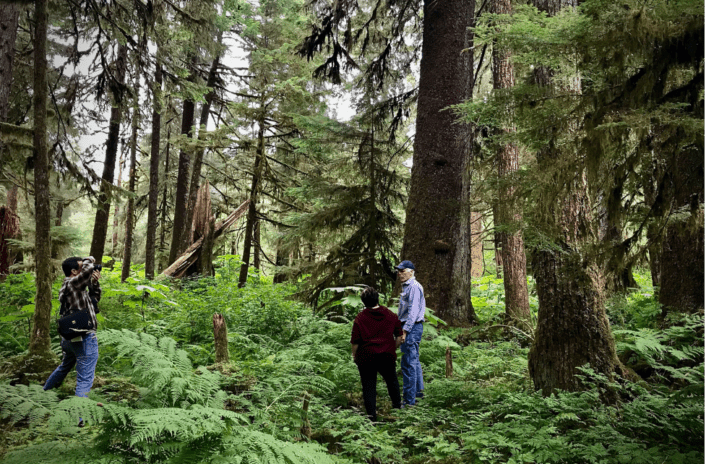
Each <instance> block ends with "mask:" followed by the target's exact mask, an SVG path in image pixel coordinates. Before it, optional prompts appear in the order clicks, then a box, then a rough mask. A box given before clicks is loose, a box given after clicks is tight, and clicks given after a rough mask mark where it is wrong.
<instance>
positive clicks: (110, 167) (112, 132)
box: [91, 44, 127, 263]
mask: <svg viewBox="0 0 706 464" xmlns="http://www.w3.org/2000/svg"><path fill="white" fill-rule="evenodd" d="M126 65H127V46H125V45H122V44H120V45H118V56H117V60H116V66H115V79H116V80H117V81H118V83H119V84H121V85H124V84H125V69H126ZM113 99H114V101H113V108H112V109H111V110H110V126H109V128H108V141H107V142H106V148H105V164H104V165H103V176H102V177H101V188H100V194H99V195H98V209H97V210H96V220H95V222H94V224H93V240H92V242H91V256H93V257H94V258H95V259H96V262H97V263H101V262H102V261H103V252H104V251H105V239H106V236H107V234H108V217H109V213H110V202H111V196H112V195H111V192H110V190H111V189H112V187H113V180H114V178H115V157H116V155H117V153H118V138H119V136H120V123H121V121H122V116H123V108H122V107H123V105H122V104H121V101H122V95H120V94H119V93H118V92H115V93H114V94H113Z"/></svg>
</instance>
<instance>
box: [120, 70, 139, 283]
mask: <svg viewBox="0 0 706 464" xmlns="http://www.w3.org/2000/svg"><path fill="white" fill-rule="evenodd" d="M139 100H140V79H139V78H137V79H136V80H135V104H134V106H133V109H132V134H131V136H130V179H129V180H128V190H129V191H130V193H131V194H133V195H131V196H130V198H128V200H127V211H125V248H124V250H123V267H122V271H121V274H120V281H121V282H125V279H127V278H128V277H129V276H130V266H131V265H132V242H133V232H134V228H135V198H134V194H135V180H136V179H135V178H136V170H137V130H138V128H139V124H140V107H139V104H138V102H139Z"/></svg>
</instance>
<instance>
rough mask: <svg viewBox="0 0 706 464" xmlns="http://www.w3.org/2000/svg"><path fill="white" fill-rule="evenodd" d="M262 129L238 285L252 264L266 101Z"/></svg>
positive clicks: (262, 113)
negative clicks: (251, 255) (251, 252)
mask: <svg viewBox="0 0 706 464" xmlns="http://www.w3.org/2000/svg"><path fill="white" fill-rule="evenodd" d="M260 111H261V114H260V120H259V124H260V129H259V131H258V136H257V138H258V144H257V152H256V154H255V165H254V166H253V176H252V184H251V186H250V205H249V206H248V219H247V222H246V224H245V238H244V240H243V242H244V243H243V257H242V259H243V264H242V265H241V266H240V275H239V276H238V287H241V288H242V287H244V286H245V284H246V283H247V281H248V267H249V266H250V249H251V248H252V242H253V232H254V227H255V222H256V221H257V199H258V193H259V192H258V191H259V189H260V177H261V175H262V166H263V164H264V159H263V158H264V157H265V103H264V100H263V101H262V102H261V105H260Z"/></svg>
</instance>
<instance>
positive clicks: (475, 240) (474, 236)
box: [471, 211, 483, 277]
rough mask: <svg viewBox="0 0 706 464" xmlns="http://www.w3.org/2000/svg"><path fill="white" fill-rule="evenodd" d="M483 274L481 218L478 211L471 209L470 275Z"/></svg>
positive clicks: (479, 275)
mask: <svg viewBox="0 0 706 464" xmlns="http://www.w3.org/2000/svg"><path fill="white" fill-rule="evenodd" d="M482 275H483V220H482V216H481V214H480V213H478V212H475V211H471V277H481V276H482Z"/></svg>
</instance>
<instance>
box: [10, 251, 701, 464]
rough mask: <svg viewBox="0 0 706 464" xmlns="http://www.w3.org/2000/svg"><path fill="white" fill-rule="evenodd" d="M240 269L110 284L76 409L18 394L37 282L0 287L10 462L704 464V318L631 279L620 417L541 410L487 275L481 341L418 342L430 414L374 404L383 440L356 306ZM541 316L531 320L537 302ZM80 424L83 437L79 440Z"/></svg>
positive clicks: (33, 392) (475, 331)
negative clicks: (367, 406)
mask: <svg viewBox="0 0 706 464" xmlns="http://www.w3.org/2000/svg"><path fill="white" fill-rule="evenodd" d="M238 268H239V263H238V262H237V259H236V258H235V257H224V258H222V259H221V260H220V263H219V267H218V271H217V274H216V277H215V278H213V279H201V280H195V281H185V282H179V283H177V282H171V283H170V282H162V283H160V284H154V283H146V282H143V281H141V280H140V279H139V278H131V279H129V281H128V282H126V283H125V284H121V283H120V282H119V275H120V272H119V269H117V268H116V269H114V270H113V271H112V272H111V271H106V272H104V278H103V282H102V283H103V288H104V298H103V301H102V302H101V308H102V311H101V315H102V319H101V326H100V331H99V344H100V360H99V364H98V368H97V378H96V382H95V384H94V389H93V391H92V392H91V399H90V400H89V399H82V398H75V397H73V396H72V393H73V387H74V385H75V375H74V374H72V375H70V377H69V378H67V381H66V382H65V383H64V385H63V386H62V387H61V388H59V389H58V390H55V391H52V392H44V391H42V390H41V387H40V386H39V385H38V384H36V383H35V384H30V385H29V386H24V385H17V386H11V385H10V380H11V377H12V376H11V369H9V368H10V367H11V363H12V359H13V356H18V355H21V354H22V353H23V351H24V350H25V349H26V346H27V343H28V333H29V323H28V321H29V317H30V316H31V314H32V310H33V307H32V298H33V296H34V282H33V279H32V277H31V275H29V274H25V275H19V276H10V277H9V278H8V280H7V282H6V283H4V284H0V302H2V303H1V304H2V306H0V356H2V358H3V359H6V360H9V361H6V362H5V363H4V364H5V368H6V370H8V372H10V373H8V374H6V375H5V378H4V380H2V381H1V382H0V410H1V411H2V412H1V413H0V416H1V421H2V422H1V426H0V427H1V429H0V440H1V441H0V447H2V449H3V451H2V454H0V456H2V457H3V458H4V461H3V462H8V463H23V464H24V463H27V462H32V463H39V462H46V463H50V462H56V463H65V462H83V463H85V462H105V463H107V462H116V463H117V462H128V463H132V462H135V463H137V462H149V463H161V462H170V463H172V462H173V463H178V462H194V463H200V462H204V463H226V462H228V463H230V462H234V463H246V462H263V463H264V462H267V463H272V462H289V463H297V462H311V463H326V462H356V463H358V462H361V463H362V462H370V463H373V462H405V463H422V462H424V463H426V462H438V463H456V462H472V463H495V462H497V463H500V462H512V463H588V462H597V463H690V462H694V463H697V462H698V463H701V462H703V460H704V453H703V446H704V417H703V416H704V395H703V377H704V375H703V374H704V364H703V359H704V350H703V341H704V336H703V315H702V314H701V315H691V316H681V317H674V318H672V319H670V320H668V321H667V323H666V324H665V323H660V322H659V321H658V317H659V314H660V307H659V305H658V303H657V302H656V301H655V299H654V296H653V292H652V288H650V287H649V286H648V283H649V281H648V279H647V277H646V276H644V275H639V276H637V277H638V280H639V282H640V284H641V286H642V288H640V289H637V290H635V291H633V292H631V293H629V294H627V295H622V296H617V297H614V298H613V299H612V300H611V301H610V303H609V306H608V313H609V316H610V318H611V322H612V324H613V331H614V333H615V336H616V340H617V346H618V350H619V353H620V356H621V359H622V360H623V362H624V363H626V364H627V365H629V366H631V367H633V368H634V369H635V372H636V373H637V374H638V375H639V377H638V376H636V377H635V379H634V381H632V382H628V381H623V382H621V383H616V384H613V385H612V386H611V387H610V388H613V389H615V390H616V391H617V393H618V397H619V398H620V402H619V404H617V405H614V406H606V405H604V404H603V403H602V402H601V400H600V398H601V392H600V391H599V389H598V387H596V388H594V389H592V390H588V391H584V392H580V393H559V394H557V395H554V396H551V397H548V398H543V397H542V396H541V395H539V394H537V393H535V392H534V391H533V389H532V385H531V382H530V380H529V377H528V373H527V362H526V359H527V352H528V345H529V342H530V338H531V336H532V334H531V333H529V334H518V333H514V334H513V333H508V332H507V330H506V329H505V328H503V327H501V324H502V317H501V314H502V311H503V291H502V281H501V280H497V279H494V278H493V277H492V276H486V277H484V278H482V279H479V280H478V281H476V282H474V287H473V295H474V296H473V303H474V306H475V308H476V312H477V313H478V316H479V318H480V319H481V321H482V324H481V325H480V326H478V327H475V328H472V329H464V330H461V329H438V330H437V329H435V328H434V327H433V326H431V325H427V326H425V335H424V340H423V343H422V348H421V362H422V365H423V368H424V375H425V381H426V396H425V398H424V399H423V400H421V401H420V404H419V405H418V406H417V407H415V408H412V409H407V410H402V411H396V410H391V407H390V406H391V405H390V403H389V400H388V399H386V398H384V395H381V396H380V397H379V399H378V403H379V405H378V407H379V410H380V417H381V422H380V423H377V424H375V425H372V424H371V423H370V422H369V421H368V420H367V419H365V418H364V416H363V414H362V410H363V406H362V395H361V389H360V381H359V377H358V372H357V369H356V367H355V365H354V364H353V362H352V360H351V357H350V344H349V339H350V330H351V320H352V318H353V317H354V315H355V312H356V310H357V309H358V308H355V307H354V306H346V303H345V302H352V301H355V299H344V300H341V301H342V302H343V303H342V304H341V305H340V306H338V307H334V308H329V309H327V311H329V312H328V313H327V314H312V310H311V308H309V307H307V306H305V305H303V304H301V303H299V302H297V301H294V300H293V299H291V298H290V295H292V294H293V293H295V292H296V290H297V289H296V288H295V287H294V286H289V285H272V284H271V282H270V281H268V279H266V278H264V277H260V276H259V275H256V274H253V275H251V276H250V279H249V282H248V285H247V287H245V288H244V289H238V288H237V269H238ZM136 270H137V271H139V267H137V268H136ZM57 290H58V284H57V288H55V294H56V291H57ZM532 305H533V307H532V310H533V313H534V314H535V315H536V299H535V300H532ZM214 312H220V313H222V314H224V316H225V318H226V321H227V323H228V329H229V334H230V335H229V348H230V355H231V363H230V364H228V365H218V366H216V365H213V363H214V358H213V356H214V350H213V336H212V325H211V324H212V322H211V321H212V315H213V313H214ZM58 341H59V340H58V338H55V339H54V341H53V348H54V350H55V351H56V352H57V354H58V353H59V345H58ZM447 347H450V348H451V351H452V353H453V363H454V375H453V377H451V378H446V377H445V366H446V364H445V351H446V348H447ZM582 375H584V376H586V377H587V380H590V379H591V378H593V377H595V374H594V373H592V372H591V371H590V370H583V372H582ZM598 380H601V379H598ZM589 383H592V384H595V385H605V382H604V381H597V382H589ZM378 391H379V392H384V391H385V389H384V387H383V386H382V385H380V386H379V388H378ZM97 401H102V402H103V403H104V404H105V407H103V408H100V407H97V406H96V402H97ZM79 416H80V417H83V418H84V420H85V421H86V422H87V426H86V427H85V428H82V429H79V428H77V427H76V424H77V422H78V417H79Z"/></svg>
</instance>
